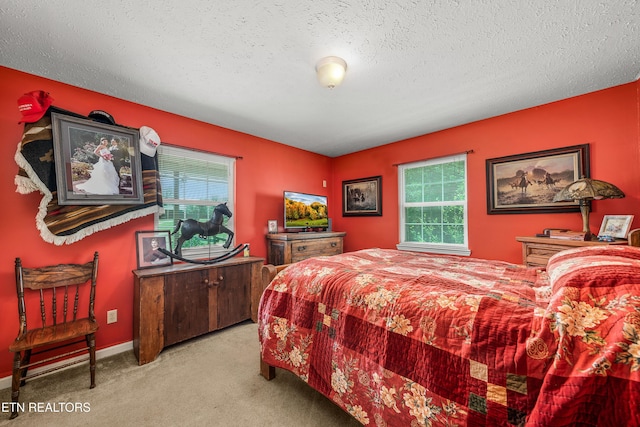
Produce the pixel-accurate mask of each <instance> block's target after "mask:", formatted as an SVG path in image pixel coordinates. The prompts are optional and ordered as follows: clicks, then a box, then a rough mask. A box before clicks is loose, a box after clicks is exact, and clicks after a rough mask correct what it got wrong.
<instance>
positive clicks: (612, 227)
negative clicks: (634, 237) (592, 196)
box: [598, 215, 633, 239]
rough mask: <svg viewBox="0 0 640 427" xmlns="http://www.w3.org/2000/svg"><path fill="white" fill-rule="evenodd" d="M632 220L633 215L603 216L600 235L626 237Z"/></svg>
mask: <svg viewBox="0 0 640 427" xmlns="http://www.w3.org/2000/svg"><path fill="white" fill-rule="evenodd" d="M632 222H633V215H605V216H604V218H602V225H601V226H600V231H599V232H598V237H601V236H611V237H615V238H616V239H626V238H627V234H629V230H630V229H631V223H632Z"/></svg>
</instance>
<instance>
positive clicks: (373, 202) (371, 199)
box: [342, 176, 382, 216]
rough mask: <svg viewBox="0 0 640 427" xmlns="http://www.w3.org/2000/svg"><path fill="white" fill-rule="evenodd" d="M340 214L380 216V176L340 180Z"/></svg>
mask: <svg viewBox="0 0 640 427" xmlns="http://www.w3.org/2000/svg"><path fill="white" fill-rule="evenodd" d="M342 216H382V176H372V177H369V178H361V179H352V180H349V181H342Z"/></svg>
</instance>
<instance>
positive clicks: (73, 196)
mask: <svg viewBox="0 0 640 427" xmlns="http://www.w3.org/2000/svg"><path fill="white" fill-rule="evenodd" d="M51 123H52V127H53V151H54V158H55V168H56V184H57V186H58V189H57V193H58V204H59V205H135V204H141V203H143V202H144V193H143V191H142V167H141V164H140V152H139V150H140V147H139V146H138V138H139V133H138V130H137V129H130V128H126V127H122V126H113V125H108V124H103V123H98V122H94V121H91V120H86V119H80V118H77V117H72V116H67V115H63V114H59V113H51Z"/></svg>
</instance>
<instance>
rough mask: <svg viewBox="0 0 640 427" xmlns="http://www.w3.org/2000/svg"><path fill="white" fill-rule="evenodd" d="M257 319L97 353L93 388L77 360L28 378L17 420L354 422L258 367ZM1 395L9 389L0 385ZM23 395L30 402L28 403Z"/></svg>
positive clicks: (279, 374) (16, 425) (1, 419)
mask: <svg viewBox="0 0 640 427" xmlns="http://www.w3.org/2000/svg"><path fill="white" fill-rule="evenodd" d="M258 354H259V344H258V332H257V325H256V324H254V323H251V322H245V323H241V324H239V325H236V326H232V327H229V328H227V329H224V330H222V331H217V332H213V333H210V334H208V335H205V336H203V337H200V338H195V339H193V340H190V341H187V342H184V343H181V344H178V345H175V346H171V347H169V348H167V349H165V350H163V351H162V353H160V356H159V357H158V359H156V360H155V361H154V362H152V363H149V364H146V365H143V366H138V363H137V360H136V358H135V356H134V354H133V351H130V352H126V353H122V354H119V355H116V356H112V357H108V358H105V359H101V360H98V362H97V368H96V383H97V385H96V388H94V389H93V390H91V389H89V368H88V365H87V364H86V363H85V364H82V365H78V366H76V367H73V368H71V369H68V370H66V371H59V372H57V373H54V374H51V375H48V376H46V377H41V378H36V379H33V380H32V381H31V382H28V383H27V384H26V385H25V386H24V387H23V388H22V389H21V392H20V402H21V403H25V407H26V412H24V413H21V414H20V415H19V416H18V417H17V418H16V419H14V420H9V413H7V412H3V413H0V425H3V426H4V425H6V426H13V427H20V426H36V425H41V426H83V427H86V426H122V427H124V426H129V425H135V426H279V427H287V426H291V427H301V426H318V427H330V426H359V425H360V424H359V423H358V422H357V421H355V419H353V418H352V417H351V416H350V415H348V414H347V413H346V412H343V411H342V410H341V409H340V408H338V407H337V406H336V405H334V404H333V403H332V402H331V401H330V400H329V399H327V398H326V397H324V396H323V395H321V394H320V393H318V392H316V391H315V390H313V389H311V388H310V387H309V386H308V385H307V384H305V383H304V382H303V381H301V380H300V379H299V378H297V377H295V376H294V375H293V374H291V373H289V372H286V371H283V370H280V369H278V370H277V371H276V378H275V379H274V380H272V381H266V380H265V379H264V378H262V377H261V376H260V375H259V373H258V372H259V355H258ZM0 397H1V402H10V401H11V390H10V389H4V390H0ZM29 402H32V403H31V405H30V404H29Z"/></svg>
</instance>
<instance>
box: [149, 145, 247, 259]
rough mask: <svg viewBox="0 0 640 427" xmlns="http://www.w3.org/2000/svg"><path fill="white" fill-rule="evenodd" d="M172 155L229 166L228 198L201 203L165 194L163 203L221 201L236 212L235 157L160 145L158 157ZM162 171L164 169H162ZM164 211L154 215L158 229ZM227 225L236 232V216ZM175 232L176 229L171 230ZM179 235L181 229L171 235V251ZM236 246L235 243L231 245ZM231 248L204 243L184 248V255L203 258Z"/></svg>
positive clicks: (200, 204)
mask: <svg viewBox="0 0 640 427" xmlns="http://www.w3.org/2000/svg"><path fill="white" fill-rule="evenodd" d="M163 154H164V155H171V156H177V157H182V158H185V159H194V160H198V161H207V162H210V163H220V164H224V165H226V166H227V172H228V173H227V185H228V189H227V194H228V196H229V197H228V200H216V201H211V202H209V203H201V202H198V201H195V200H184V199H169V198H165V197H164V196H163V200H162V202H163V204H180V205H194V206H215V205H217V204H219V203H223V202H225V201H226V202H227V206H228V207H229V210H230V211H231V213H234V212H235V197H234V196H235V161H236V159H235V158H234V157H227V156H221V155H219V154H213V153H208V152H205V151H198V150H193V149H188V148H182V147H176V146H170V145H164V144H163V145H160V146H159V147H158V158H160V157H161V156H162V155H163ZM160 173H162V171H160ZM161 214H162V213H156V214H155V215H154V225H155V227H156V230H157V229H158V228H159V219H160V216H161ZM225 219H226V218H225ZM225 227H227V228H229V229H230V230H231V231H233V232H234V233H235V226H234V217H233V216H232V217H231V218H229V219H228V222H226V223H225ZM169 231H170V232H173V231H174V230H169ZM178 237H180V231H179V230H178V231H177V232H176V234H173V235H172V236H171V245H172V248H171V251H172V252H173V249H174V248H175V247H176V243H177V241H178ZM231 246H232V247H233V246H234V245H233V243H232V245H231ZM229 251H230V249H225V248H223V247H222V245H221V244H211V245H203V246H197V247H193V248H183V249H182V256H183V257H184V258H188V259H203V258H212V257H215V256H219V255H222V254H225V253H227V252H229Z"/></svg>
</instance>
